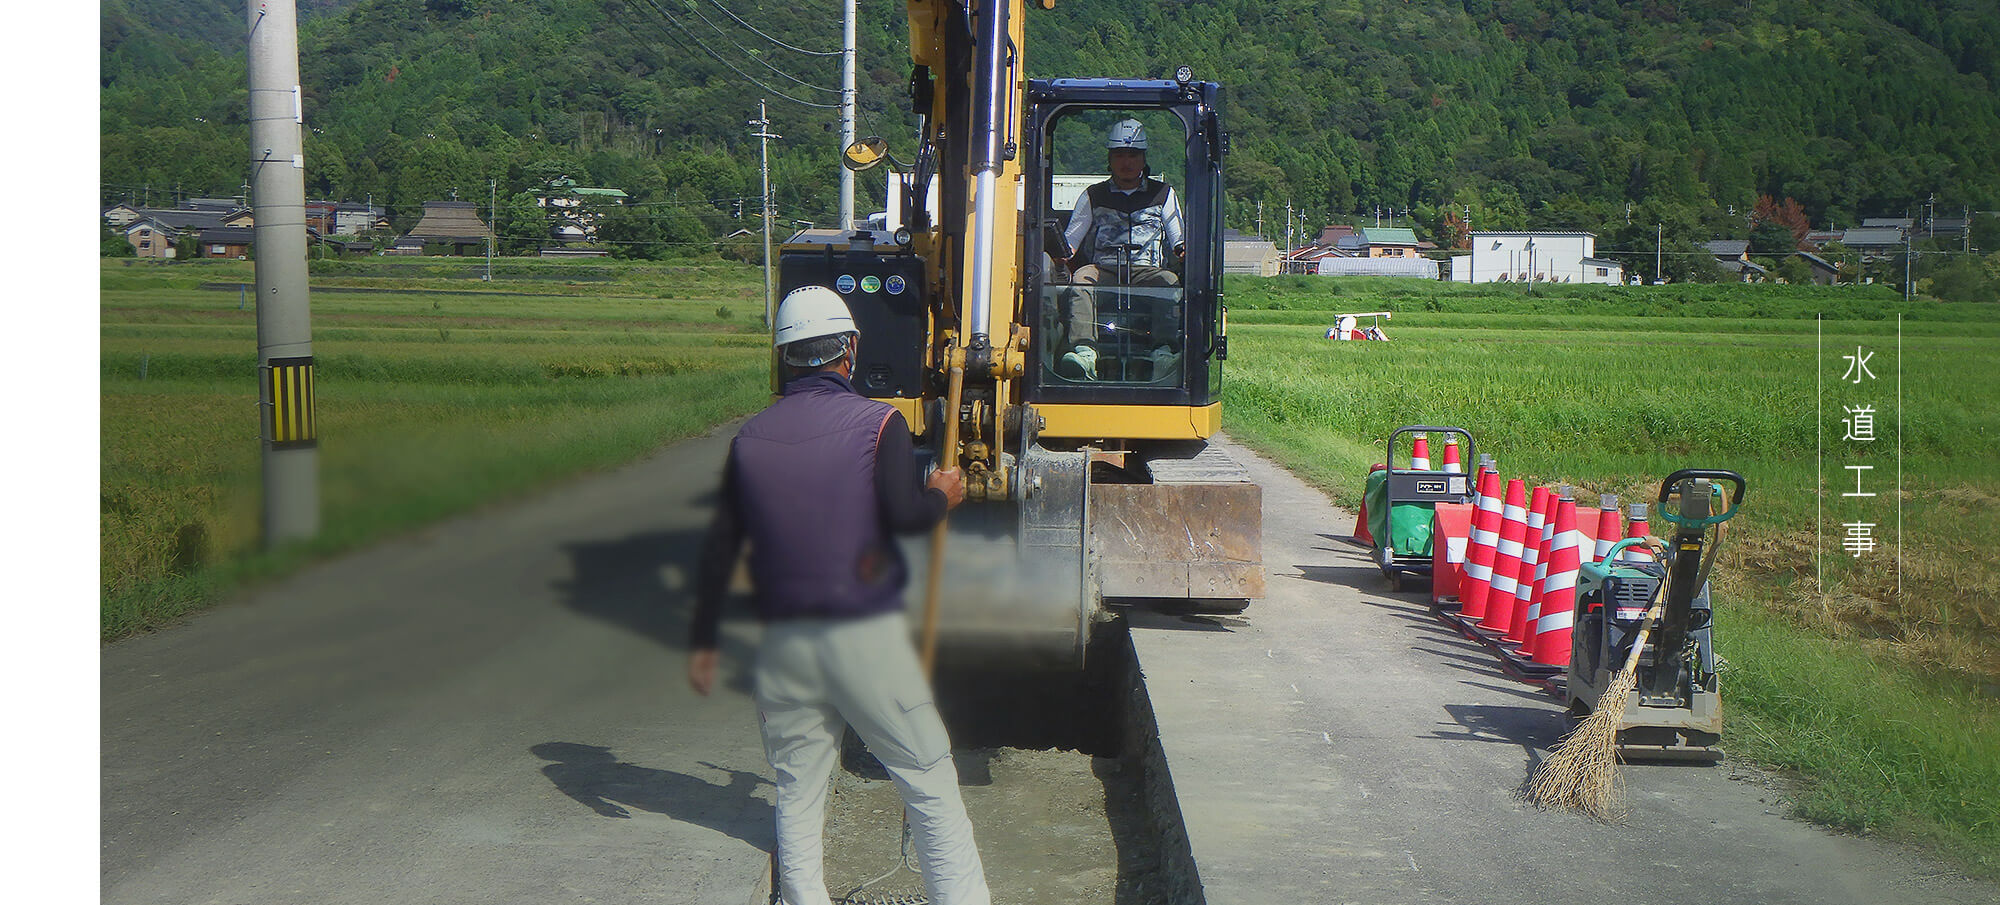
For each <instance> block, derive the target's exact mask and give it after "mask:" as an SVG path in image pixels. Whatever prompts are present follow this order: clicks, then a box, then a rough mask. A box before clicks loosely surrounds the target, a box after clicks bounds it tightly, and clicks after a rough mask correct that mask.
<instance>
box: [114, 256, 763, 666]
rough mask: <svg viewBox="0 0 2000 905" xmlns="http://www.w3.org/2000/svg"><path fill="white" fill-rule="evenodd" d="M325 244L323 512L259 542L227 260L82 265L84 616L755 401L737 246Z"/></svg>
mask: <svg viewBox="0 0 2000 905" xmlns="http://www.w3.org/2000/svg"><path fill="white" fill-rule="evenodd" d="M481 267H483V262H479V263H477V264H475V263H473V262H470V261H456V262H454V261H445V260H405V261H394V262H373V261H369V262H358V263H349V262H334V266H333V267H330V268H328V272H321V271H318V270H316V271H315V273H314V274H313V277H312V281H313V292H314V294H313V296H312V309H313V352H314V354H315V357H316V362H317V364H316V371H317V375H316V382H317V386H318V399H319V403H318V412H317V417H318V425H319V434H320V438H321V445H320V449H319V463H320V464H319V468H320V495H321V510H322V521H323V525H324V527H323V530H322V533H321V536H320V537H319V538H318V539H317V540H316V541H315V542H314V543H313V544H312V545H310V546H309V547H307V548H305V549H299V550H285V551H277V552H273V553H267V552H264V551H262V550H261V549H260V548H261V540H260V537H259V531H260V513H259V510H258V505H259V504H258V500H259V498H260V493H261V487H260V484H259V481H260V477H259V475H260V467H261V465H260V461H261V460H260V451H259V442H258V422H257V408H256V406H257V392H256V385H255V383H254V378H255V374H256V365H257V352H256V350H257V341H256V336H257V330H256V313H255V311H254V308H251V307H249V306H247V305H246V304H245V303H244V302H243V301H242V299H241V296H242V294H241V293H240V292H239V291H238V289H237V287H238V286H239V285H240V284H241V283H245V282H251V281H253V280H254V275H253V274H252V271H251V267H250V265H248V264H242V263H237V262H227V263H224V262H201V263H191V262H190V263H181V264H176V265H173V266H170V267H161V266H158V265H146V264H139V263H137V262H132V261H129V260H128V261H124V262H110V263H107V264H106V265H105V266H104V268H103V271H102V322H101V323H102V326H101V349H102V351H101V357H100V372H99V373H100V380H101V405H102V416H101V417H102V421H101V425H100V431H101V434H100V440H101V449H102V465H101V468H102V477H101V484H100V499H101V509H100V513H101V532H102V548H101V563H102V564H101V567H100V582H101V587H102V618H101V627H102V634H103V636H104V637H105V638H106V639H116V638H119V637H123V636H125V635H128V634H130V633H132V632H135V631H143V630H147V629H151V628H157V627H159V626H162V625H166V624H170V623H171V622H173V621H174V620H175V619H177V618H179V617H180V616H182V615H184V614H186V613H188V612H190V611H192V610H194V609H198V608H200V607H201V606H203V605H205V604H206V603H208V602H210V601H212V600H213V599H214V598H215V597H216V596H217V595H218V594H219V593H220V592H221V591H223V590H225V589H227V588H229V587H232V586H234V585H235V584H237V583H239V582H240V581H242V580H244V579H247V578H253V577H256V576H259V575H265V574H271V573H276V572H281V571H283V570H285V569H287V568H290V567H292V566H294V565H295V564H297V563H299V562H301V561H304V560H305V559H307V558H309V557H311V556H314V555H319V554H324V553H327V552H331V551H335V550H340V549H346V548H351V547H353V546H356V545H359V544H362V543H366V542H368V541H371V540H376V539H380V538H382V537H385V536H388V535H389V534H391V533H394V532H397V531H401V530H408V529H411V528H414V527H417V526H419V525H421V524H423V523H425V522H427V521H431V520H434V519H437V518H440V517H442V516H445V515H448V514H451V513H455V512H460V511H464V510H466V509H469V508H472V507H474V506H476V505H478V504H480V503H483V502H487V501H489V500H492V499H496V498H502V497H506V496H509V495H514V494H519V493H522V492H525V491H527V490H530V489H532V488H535V487H538V486H542V485H545V484H546V483H548V482H550V481H553V480H557V479H559V478H561V477H562V476H565V475H570V474H575V473H578V472H582V471H586V470H590V469H595V468H602V467H606V466H610V465H614V464H618V463H621V462H626V461H630V460H632V459H635V458H637V457H639V456H641V455H643V454H645V453H646V452H648V451H650V450H652V449H655V448H658V447H659V446H660V445H661V444H663V443H667V442H670V441H672V440H674V439H678V438H682V437H687V436H691V435H694V434H697V433H700V432H703V431H706V430H707V429H709V428H710V427H712V426H713V425H715V424H717V423H719V422H722V421H725V420H727V419H729V418H732V417H735V416H737V415H740V414H743V413H746V412H750V411H754V410H755V409H756V408H757V407H758V406H760V405H761V404H762V403H763V401H764V400H765V398H766V392H767V389H766V387H767V384H766V379H765V376H764V362H765V358H764V356H763V355H762V354H761V350H762V349H763V347H764V342H765V339H764V336H765V332H764V329H763V326H762V318H763V286H762V280H761V276H760V275H759V273H758V272H757V271H755V270H753V269H750V268H747V267H743V266H741V265H721V264H716V265H709V266H706V267H698V266H690V267H682V268H664V267H659V266H654V267H651V268H633V267H626V266H623V265H619V264H614V263H597V262H587V263H586V262H560V263H555V264H543V263H540V262H529V261H508V262H504V264H503V270H502V272H503V273H505V274H506V276H505V277H504V278H502V279H496V280H495V281H494V283H493V284H491V285H490V286H489V285H485V284H483V283H482V282H480V281H478V280H477V279H476V274H477V273H479V272H480V269H481Z"/></svg>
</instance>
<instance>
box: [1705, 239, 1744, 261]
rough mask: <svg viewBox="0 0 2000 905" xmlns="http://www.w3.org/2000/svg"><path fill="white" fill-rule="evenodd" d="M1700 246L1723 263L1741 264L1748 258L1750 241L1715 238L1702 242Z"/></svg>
mask: <svg viewBox="0 0 2000 905" xmlns="http://www.w3.org/2000/svg"><path fill="white" fill-rule="evenodd" d="M1702 247H1703V248H1706V249H1708V253H1709V254H1712V255H1714V256H1715V260H1717V261H1719V262H1721V263H1724V264H1741V263H1744V262H1747V261H1749V260H1750V242H1749V241H1748V240H1746V239H1717V240H1715V241H1713V242H1704V243H1702Z"/></svg>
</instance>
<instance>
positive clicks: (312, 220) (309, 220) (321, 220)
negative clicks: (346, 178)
mask: <svg viewBox="0 0 2000 905" xmlns="http://www.w3.org/2000/svg"><path fill="white" fill-rule="evenodd" d="M338 208H339V205H337V204H335V203H333V202H331V201H308V202H306V228H307V229H309V230H312V231H313V232H316V233H319V234H320V235H322V236H326V235H332V234H333V214H334V211H335V210H336V209H338Z"/></svg>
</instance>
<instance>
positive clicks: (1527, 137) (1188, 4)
mask: <svg viewBox="0 0 2000 905" xmlns="http://www.w3.org/2000/svg"><path fill="white" fill-rule="evenodd" d="M1030 6H1031V7H1032V6H1033V4H1030ZM840 8H841V2H840V0H317V2H302V3H301V19H302V24H301V27H300V66H301V70H302V81H303V82H304V83H305V84H304V93H305V113H306V122H307V124H308V126H309V127H310V129H309V131H308V134H307V136H306V160H307V166H308V169H307V192H308V194H309V195H311V196H313V197H319V198H329V199H338V200H356V201H359V200H363V199H371V200H373V201H374V202H375V203H376V204H378V205H381V206H384V207H386V208H388V209H389V210H390V211H391V213H392V215H393V216H394V217H395V218H396V220H397V222H398V224H399V225H407V224H408V223H412V222H414V221H415V218H416V216H417V215H418V213H419V211H420V207H421V203H422V202H423V201H425V200H432V199H439V198H449V197H454V196H455V197H460V198H462V199H464V200H477V201H479V202H481V203H482V204H483V203H485V201H486V199H487V197H488V193H489V191H490V192H492V194H493V195H494V196H495V197H497V199H498V202H499V203H498V205H497V207H498V217H499V220H500V223H501V232H502V233H503V234H505V235H509V236H515V237H522V238H528V237H532V236H533V235H535V234H536V228H535V225H534V222H533V221H534V219H535V218H536V216H537V214H536V213H535V212H534V209H533V204H532V193H533V192H535V191H536V190H538V188H539V187H541V186H543V185H545V184H546V183H547V182H548V181H549V180H551V179H554V178H557V177H562V176H567V177H569V178H572V179H574V180H575V181H576V182H577V183H579V184H582V185H600V186H614V187H618V188H621V189H624V190H625V191H626V192H628V193H629V194H630V195H631V199H632V202H633V204H632V205H631V206H630V207H628V208H627V209H626V210H624V211H622V212H620V213H618V214H616V215H615V216H614V217H613V218H612V220H613V221H615V222H610V223H608V224H607V227H608V234H609V235H608V237H609V238H611V239H612V241H614V242H616V243H619V247H620V248H621V250H624V251H626V252H627V253H633V254H644V255H649V256H654V255H661V254H670V253H673V250H674V249H677V248H698V247H712V245H711V244H710V243H712V242H713V240H714V239H715V237H716V236H718V235H721V234H723V233H726V232H729V231H730V230H732V229H734V228H735V225H748V223H749V221H750V219H751V218H752V217H754V216H755V215H756V213H757V211H758V208H757V203H758V202H757V196H758V193H759V183H758V147H757V141H756V139H753V138H751V137H750V135H749V133H750V132H751V131H753V130H752V129H751V128H750V127H749V126H747V125H746V121H747V120H750V119H754V118H755V116H756V111H757V102H758V100H759V98H764V99H766V100H767V101H768V103H769V110H770V118H771V121H772V127H771V128H772V131H774V132H776V133H778V134H780V135H782V136H783V138H782V139H779V140H777V141H774V142H772V143H771V171H772V174H771V179H772V186H773V192H774V195H775V197H776V201H775V208H776V213H777V216H778V217H779V218H780V222H781V223H784V224H787V225H789V224H790V223H791V222H792V221H813V222H816V223H820V224H829V223H831V222H832V220H833V219H834V216H833V211H834V208H835V206H836V203H837V202H836V188H835V186H836V185H837V183H838V170H837V168H836V153H837V148H836V145H837V143H838V127H837V124H836V123H837V114H836V111H835V109H834V108H833V105H835V104H836V103H837V102H838V100H839V95H838V93H837V91H835V90H833V89H837V88H838V86H839V84H840V78H839V58H838V57H837V56H834V55H832V52H833V51H836V50H837V49H838V46H839V44H840ZM218 10H219V11H218ZM860 10H861V26H860V30H859V39H858V44H859V47H860V60H861V64H860V67H859V69H860V72H859V76H858V81H859V103H860V107H861V114H860V131H861V133H862V134H864V135H867V134H881V135H884V136H886V137H888V138H889V139H890V141H891V144H892V145H893V146H894V147H895V148H896V149H897V150H898V152H899V156H907V152H908V151H909V149H910V147H911V146H912V144H913V142H912V139H911V137H910V136H911V134H912V129H913V127H914V124H915V120H914V118H913V117H911V116H910V115H909V114H908V112H907V107H908V102H907V100H906V98H905V93H906V90H907V85H908V81H909V69H910V67H909V57H908V51H907V48H906V47H905V41H906V38H907V30H906V25H905V23H904V19H903V16H904V5H903V3H901V2H896V0H862V2H861V3H860ZM102 11H103V12H102V26H103V27H102V41H101V51H102V57H101V86H100V87H101V101H102V106H101V111H102V112H101V130H102V152H101V153H102V161H101V164H102V172H101V178H102V181H103V183H104V187H103V195H104V196H105V198H106V199H107V200H113V199H117V200H123V199H126V198H133V199H137V200H150V201H151V202H153V203H156V204H157V203H161V202H163V201H164V200H166V199H168V198H170V197H172V196H173V195H174V194H179V195H182V196H196V195H232V194H237V193H239V192H240V191H241V189H240V188H239V186H241V185H242V183H243V182H244V181H245V163H244V160H245V156H246V154H245V150H244V144H245V141H246V140H247V139H246V138H245V136H246V134H247V132H246V127H245V125H244V119H245V114H246V110H247V102H246V100H245V96H246V91H245V84H244V78H245V77H244V62H243V42H242V35H241V33H242V23H243V16H242V8H241V6H233V7H222V8H218V7H216V6H215V5H213V4H210V3H203V2H200V0H155V2H152V3H149V4H143V5H142V4H134V3H129V2H128V0H105V2H104V3H103V4H102ZM1028 34H1029V41H1028V47H1027V48H1026V51H1025V58H1026V62H1027V69H1028V72H1029V74H1030V75H1033V76H1121V75H1123V76H1147V77H1160V76H1164V75H1165V74H1167V73H1169V72H1171V71H1172V70H1173V68H1174V67H1175V66H1176V65H1179V64H1182V63H1185V64H1188V65H1191V66H1193V67H1194V69H1195V71H1196V72H1197V73H1198V74H1199V76H1200V77H1203V78H1210V79H1214V80H1216V81H1219V82H1221V83H1223V84H1224V86H1225V90H1226V92H1227V107H1226V109H1225V115H1226V117H1227V120H1226V123H1227V128H1228V129H1229V131H1230V132H1231V133H1232V136H1233V154H1232V156H1231V158H1230V160H1229V162H1228V169H1227V174H1226V178H1227V181H1228V192H1229V199H1230V200H1229V204H1230V208H1229V216H1230V225H1231V226H1234V227H1236V228H1239V229H1243V230H1246V231H1248V230H1253V229H1255V227H1256V223H1255V221H1256V219H1257V207H1258V204H1259V202H1262V204H1263V207H1264V211H1265V219H1266V220H1267V223H1266V232H1270V231H1271V230H1272V229H1273V228H1275V226H1276V221H1277V220H1278V219H1280V217H1281V216H1282V215H1281V214H1279V213H1278V211H1280V210H1282V209H1283V208H1284V206H1285V205H1286V204H1287V203H1290V204H1292V205H1294V206H1295V207H1297V208H1300V209H1302V210H1304V211H1305V212H1306V216H1307V217H1308V218H1309V222H1308V224H1307V225H1308V227H1309V228H1311V229H1313V230H1315V231H1316V228H1317V226H1318V225H1320V224H1323V223H1328V222H1340V221H1346V222H1357V221H1359V220H1361V219H1364V218H1372V216H1373V213H1372V212H1374V211H1376V210H1377V209H1394V210H1397V211H1399V212H1409V213H1405V214H1399V222H1403V221H1402V219H1401V218H1409V219H1412V220H1414V222H1415V223H1416V224H1418V226H1419V229H1420V231H1423V232H1425V233H1426V234H1429V235H1431V236H1432V237H1433V238H1438V239H1441V240H1443V241H1447V242H1448V241H1449V239H1450V233H1451V231H1452V230H1453V229H1454V228H1456V227H1458V226H1459V225H1460V220H1461V218H1464V217H1467V216H1469V218H1470V221H1471V224H1472V226H1473V227H1474V228H1479V229H1499V228H1542V229H1568V228H1578V229H1589V230H1592V231H1595V232H1598V233H1599V234H1600V235H1601V236H1605V237H1607V238H1606V239H1605V240H1604V242H1603V244H1604V245H1605V246H1606V247H1617V246H1619V245H1620V243H1621V242H1625V244H1627V245H1631V244H1634V243H1636V242H1637V237H1639V236H1640V235H1641V234H1642V233H1643V236H1644V240H1645V244H1646V246H1647V249H1648V256H1650V248H1651V243H1652V239H1653V235H1654V231H1655V224H1659V227H1658V228H1659V229H1660V230H1662V231H1663V232H1664V233H1666V234H1667V235H1668V236H1669V237H1670V238H1673V239H1676V240H1678V241H1682V242H1689V241H1698V240H1702V239H1707V238H1718V237H1734V238H1748V237H1749V235H1750V233H1751V230H1752V227H1753V224H1752V222H1751V218H1752V212H1753V210H1755V209H1757V207H1758V203H1759V199H1760V198H1761V197H1764V196H1769V198H1771V199H1793V200H1794V201H1795V202H1796V206H1795V208H1794V210H1796V211H1798V212H1799V213H1801V214H1802V215H1803V217H1804V218H1805V219H1806V220H1807V221H1808V222H1810V223H1811V224H1812V225H1814V226H1816V227H1825V226H1827V225H1830V224H1831V225H1839V226H1847V225H1853V224H1855V223H1856V222H1857V221H1858V220H1859V219H1860V218H1861V217H1865V216H1876V215H1905V214H1906V213H1921V211H1920V210H1919V209H1920V208H1921V207H1922V206H1923V205H1924V204H1925V202H1926V201H1927V200H1930V199H1933V198H1934V200H1935V208H1936V213H1937V214H1938V216H1947V215H1952V216H1956V215H1957V214H1959V213H1960V212H1961V211H1962V210H1964V209H1968V208H1969V209H1973V210H1989V209H1995V208H2000V141H1995V137H1996V136H2000V90H1996V79H2000V0H1828V2H1825V3H1821V4H1800V3H1792V2H1782V0H1732V2H1720V0H1623V2H1614V0H1180V2H1158V3H1151V2H1148V3H1139V2H1130V0H1058V2H1057V4H1056V7H1055V9H1053V10H1042V9H1035V8H1031V9H1030V10H1029V21H1028ZM864 181H872V174H871V179H870V180H864ZM870 188H872V189H873V190H874V192H875V194H877V195H878V196H879V187H870ZM141 196H145V197H143V198H142V197H141ZM1765 206H1766V207H1769V202H1766V205H1765ZM739 216H740V217H741V218H742V219H743V221H744V222H743V223H741V224H734V225H732V222H731V221H732V220H734V219H736V218H737V217H739ZM1448 218H1449V221H1450V222H1448ZM1368 222H1373V221H1372V219H1368ZM1626 240H1629V241H1626ZM1647 263H1648V266H1647V267H1646V268H1645V269H1646V270H1650V262H1647Z"/></svg>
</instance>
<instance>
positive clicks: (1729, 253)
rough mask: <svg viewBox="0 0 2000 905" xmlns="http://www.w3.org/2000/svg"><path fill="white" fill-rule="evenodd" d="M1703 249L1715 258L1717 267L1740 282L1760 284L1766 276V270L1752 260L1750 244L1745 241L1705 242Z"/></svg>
mask: <svg viewBox="0 0 2000 905" xmlns="http://www.w3.org/2000/svg"><path fill="white" fill-rule="evenodd" d="M1702 247H1703V248H1706V249H1708V253H1709V254H1712V255H1714V256H1715V266H1717V267H1719V268H1721V269H1722V272H1723V273H1726V274H1729V275H1730V276H1731V277H1734V278H1736V280H1738V281H1739V282H1744V283H1755V282H1760V281H1762V280H1763V279H1764V277H1765V276H1766V271H1765V269H1764V268H1763V267H1762V266H1760V265H1758V264H1756V263H1753V262H1752V261H1751V260H1750V243H1749V241H1748V240H1745V239H1717V240H1715V241H1713V242H1704V243H1702Z"/></svg>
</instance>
